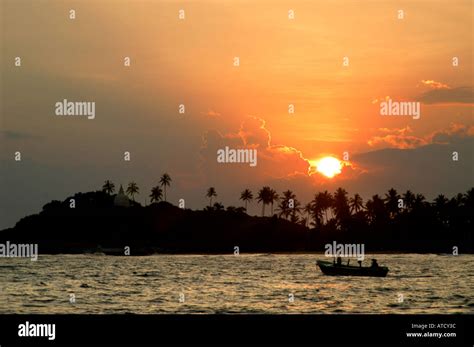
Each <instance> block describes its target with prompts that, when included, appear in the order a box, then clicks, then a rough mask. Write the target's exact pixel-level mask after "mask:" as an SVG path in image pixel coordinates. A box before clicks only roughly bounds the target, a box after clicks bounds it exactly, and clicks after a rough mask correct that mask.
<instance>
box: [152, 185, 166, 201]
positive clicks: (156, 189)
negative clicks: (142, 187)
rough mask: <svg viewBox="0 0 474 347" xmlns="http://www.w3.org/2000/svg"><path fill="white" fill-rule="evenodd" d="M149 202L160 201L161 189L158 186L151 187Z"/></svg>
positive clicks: (161, 196)
mask: <svg viewBox="0 0 474 347" xmlns="http://www.w3.org/2000/svg"><path fill="white" fill-rule="evenodd" d="M150 198H151V200H150V202H152V203H153V202H155V201H156V202H158V201H161V199H163V190H161V188H160V187H159V186H156V187H153V188H152V189H151V194H150Z"/></svg>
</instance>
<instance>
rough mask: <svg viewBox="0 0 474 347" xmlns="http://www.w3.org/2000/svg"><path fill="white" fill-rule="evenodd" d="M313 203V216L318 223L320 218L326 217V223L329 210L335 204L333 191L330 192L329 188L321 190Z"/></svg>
mask: <svg viewBox="0 0 474 347" xmlns="http://www.w3.org/2000/svg"><path fill="white" fill-rule="evenodd" d="M312 203H313V208H314V210H313V217H314V218H315V220H316V223H318V221H320V218H321V217H322V216H323V214H324V216H325V217H326V218H325V220H326V223H327V222H328V210H329V209H331V208H332V206H333V198H332V195H331V193H329V192H328V191H327V190H325V191H324V192H322V193H321V192H320V193H318V194H316V195H315V197H314V200H313V201H312Z"/></svg>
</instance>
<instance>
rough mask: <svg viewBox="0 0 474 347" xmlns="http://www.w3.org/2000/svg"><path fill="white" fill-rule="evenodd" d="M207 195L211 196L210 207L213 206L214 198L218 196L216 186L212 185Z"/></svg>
mask: <svg viewBox="0 0 474 347" xmlns="http://www.w3.org/2000/svg"><path fill="white" fill-rule="evenodd" d="M206 196H207V197H208V198H209V207H211V206H212V198H213V197H216V196H217V193H216V190H215V189H214V187H211V188H209V189H208V190H207V193H206Z"/></svg>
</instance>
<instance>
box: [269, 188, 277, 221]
mask: <svg viewBox="0 0 474 347" xmlns="http://www.w3.org/2000/svg"><path fill="white" fill-rule="evenodd" d="M268 200H269V204H270V206H271V211H272V216H273V203H274V202H275V201H278V193H277V192H276V191H275V190H273V189H270V194H269V196H268Z"/></svg>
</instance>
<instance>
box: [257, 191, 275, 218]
mask: <svg viewBox="0 0 474 347" xmlns="http://www.w3.org/2000/svg"><path fill="white" fill-rule="evenodd" d="M271 195H272V189H271V188H270V187H268V186H265V187H263V188H262V189H260V190H259V191H258V194H257V201H258V202H261V203H262V216H264V215H265V205H266V204H269V203H270V200H271V199H270V196H271Z"/></svg>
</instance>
